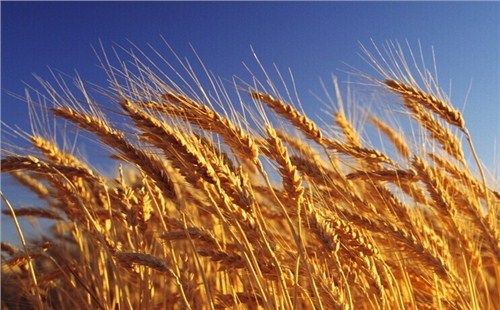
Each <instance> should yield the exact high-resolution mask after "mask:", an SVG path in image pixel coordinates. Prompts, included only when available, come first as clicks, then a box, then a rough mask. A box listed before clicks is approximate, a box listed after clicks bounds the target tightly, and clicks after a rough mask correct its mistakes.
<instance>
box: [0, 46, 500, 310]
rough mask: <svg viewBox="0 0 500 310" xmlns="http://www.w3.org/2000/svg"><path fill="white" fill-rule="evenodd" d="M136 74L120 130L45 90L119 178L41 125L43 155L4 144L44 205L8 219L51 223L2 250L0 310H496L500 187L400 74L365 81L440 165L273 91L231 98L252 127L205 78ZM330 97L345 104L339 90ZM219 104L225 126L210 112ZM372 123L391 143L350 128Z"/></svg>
mask: <svg viewBox="0 0 500 310" xmlns="http://www.w3.org/2000/svg"><path fill="white" fill-rule="evenodd" d="M365 52H366V51H365ZM397 53H399V51H398V52H397ZM369 56H370V55H369ZM132 57H134V56H132ZM389 57H391V54H389ZM393 57H395V56H394V55H393ZM369 58H370V59H371V57H369ZM398 59H399V58H398ZM398 59H395V61H397V60H398ZM401 59H403V58H401ZM401 59H399V60H401ZM132 60H134V61H133V63H134V64H135V68H129V67H126V66H125V65H122V67H121V68H119V67H114V66H112V65H109V67H107V68H106V73H107V74H108V76H109V77H110V80H111V81H112V87H110V88H109V89H110V90H106V91H103V90H101V91H102V92H105V95H107V96H106V98H111V99H112V101H113V103H114V104H116V108H115V110H116V111H113V113H116V114H119V115H120V117H122V120H123V124H122V123H118V122H112V121H110V120H111V119H112V117H111V116H112V115H109V116H110V117H109V118H108V116H105V114H104V113H102V111H100V110H99V108H98V105H97V104H95V103H92V102H90V101H89V100H83V101H78V100H77V97H76V96H75V95H73V94H72V93H71V91H70V90H69V89H68V87H67V86H66V85H67V84H66V83H58V85H60V86H61V87H62V89H61V90H60V92H59V93H60V94H57V92H56V90H55V89H54V88H52V87H51V86H50V85H49V84H48V83H45V82H44V83H43V86H44V87H45V88H46V90H47V92H48V93H49V95H50V96H49V98H52V100H53V101H54V102H53V103H54V107H53V108H52V109H49V111H51V112H52V114H53V116H54V118H56V119H58V120H59V121H66V122H69V123H71V124H73V125H74V126H76V127H78V128H80V129H83V130H85V131H86V132H87V133H88V134H90V135H92V136H94V137H95V138H96V139H97V140H98V141H99V144H100V145H101V146H103V148H104V149H106V150H107V151H108V152H109V157H110V158H111V160H112V161H113V162H114V163H115V164H113V165H111V166H110V167H109V169H111V170H113V169H114V172H115V174H114V175H110V174H109V171H104V170H103V169H96V168H94V165H93V164H95V163H92V162H91V159H93V158H89V159H85V160H84V159H81V158H79V157H78V156H77V155H75V154H77V153H76V152H69V151H65V150H64V149H63V148H60V147H59V146H58V144H57V143H56V139H55V137H53V138H51V137H49V136H50V135H47V133H48V131H43V135H42V134H41V133H40V132H37V129H36V128H37V126H34V128H35V130H34V132H31V133H24V134H22V137H24V138H25V139H26V137H27V139H26V140H28V141H29V142H30V143H31V144H32V146H33V147H34V148H33V149H34V150H35V151H33V152H30V150H28V149H26V150H23V149H22V148H14V150H10V149H8V147H7V146H2V148H3V149H4V150H5V151H8V152H6V154H7V155H6V156H4V157H3V158H2V166H1V169H2V173H4V174H9V175H11V176H12V178H13V180H15V181H16V182H18V183H19V185H20V186H24V187H25V189H26V190H30V191H32V192H33V193H35V194H36V197H38V200H35V201H34V204H35V206H34V207H31V206H25V205H21V204H20V203H18V202H15V203H14V207H12V205H11V203H10V201H9V200H8V199H7V198H5V197H4V194H3V193H2V197H4V202H5V203H6V205H8V206H9V210H6V211H2V212H3V213H4V214H8V215H10V217H9V219H12V220H13V221H14V222H15V223H16V225H17V224H18V223H19V222H18V220H17V218H18V217H22V216H28V217H29V219H30V220H31V221H34V220H35V219H37V218H43V219H44V220H51V221H53V223H54V224H53V227H52V228H51V230H47V232H46V235H47V236H46V237H43V238H33V240H31V241H30V243H29V244H27V243H26V241H25V239H24V234H23V230H22V229H20V228H19V235H20V238H21V240H22V241H21V244H22V248H21V247H19V248H17V247H16V246H14V245H12V244H9V243H7V242H2V243H1V250H2V273H3V274H2V309H21V308H22V309H69V308H78V309H82V308H83V309H226V308H230V309H494V308H495V306H496V305H498V304H499V303H500V291H499V290H498V287H499V285H498V281H499V279H500V267H499V261H500V228H499V219H500V216H499V210H498V207H499V206H500V199H499V197H500V195H499V194H498V188H495V187H494V186H495V185H493V184H494V183H493V182H495V180H492V181H491V182H486V179H485V174H484V172H483V169H482V167H481V166H480V167H479V168H480V169H479V172H480V174H481V178H478V177H477V176H476V175H475V174H474V172H473V171H474V169H472V168H471V167H469V165H468V163H467V161H466V160H465V159H466V156H465V154H468V153H467V152H468V151H471V152H472V153H473V155H475V151H474V149H473V145H472V143H471V141H470V135H469V134H468V130H467V128H466V127H465V121H464V119H463V116H462V115H461V113H460V112H459V111H458V110H456V109H455V108H453V106H452V105H451V103H449V102H448V101H447V100H444V99H441V98H445V97H444V96H441V95H439V96H438V95H436V93H439V92H432V91H430V90H428V89H429V87H419V86H418V85H416V83H413V81H415V79H414V78H412V77H399V78H398V76H393V75H391V74H389V73H390V72H399V71H398V69H397V68H396V69H394V70H391V69H390V68H389V69H387V68H386V69H383V68H382V67H381V66H375V67H376V68H378V69H379V73H381V75H382V77H381V78H378V77H373V78H372V77H370V79H371V80H372V81H373V80H375V81H376V83H375V86H378V87H379V88H378V89H377V90H376V91H385V92H387V94H388V95H389V96H391V97H392V98H394V94H396V95H397V96H396V97H397V99H398V100H400V101H399V102H400V104H401V105H402V106H404V107H405V108H406V109H407V110H408V111H409V113H410V115H411V117H412V118H414V119H415V120H417V123H416V124H418V126H419V129H418V130H419V132H415V133H414V135H413V137H417V136H418V137H422V139H424V142H426V143H427V142H433V141H434V142H436V143H437V144H438V145H439V146H440V148H441V149H442V151H443V152H441V151H439V150H438V149H436V150H433V151H432V152H430V151H429V149H428V148H427V147H426V146H425V145H424V146H421V145H422V143H421V142H422V141H415V140H416V139H412V138H411V137H410V136H409V135H407V134H404V133H403V129H402V127H399V126H394V127H390V126H389V125H387V124H388V123H387V122H386V121H384V119H383V117H382V116H378V115H369V116H366V115H357V114H353V115H350V116H353V117H354V118H356V117H360V119H351V118H350V119H349V120H348V119H347V117H346V115H345V114H344V112H343V108H344V107H343V106H341V107H339V109H335V110H336V111H339V112H338V113H335V114H334V115H333V120H335V124H332V126H335V128H334V130H329V129H331V128H327V126H325V128H323V127H320V126H318V125H317V124H316V123H315V122H314V121H313V118H312V117H309V116H306V115H305V114H304V113H302V112H300V111H299V109H298V108H296V105H295V104H293V103H292V102H285V101H284V100H282V99H281V98H284V97H282V96H280V95H279V93H278V92H277V91H276V90H274V88H273V92H272V94H271V93H267V92H265V91H257V90H256V89H257V87H256V86H252V87H249V88H248V89H243V88H242V87H236V89H235V92H236V94H235V95H236V96H237V98H238V99H239V100H240V101H241V102H239V103H245V105H246V107H245V109H247V110H248V111H241V112H245V113H240V111H236V109H237V108H236V107H237V104H236V103H233V102H232V99H230V98H232V97H231V96H229V95H228V92H227V90H226V89H225V88H224V87H223V86H222V85H220V84H219V83H218V82H216V81H212V82H213V83H212V84H211V86H212V87H213V89H210V86H204V85H201V84H199V82H198V79H196V78H195V79H194V80H195V85H185V86H186V87H185V88H184V87H181V86H179V85H175V84H174V83H173V82H172V81H171V80H170V79H169V78H168V77H166V81H161V80H160V79H159V78H158V77H159V76H165V75H164V74H163V72H158V73H154V72H153V71H152V69H150V67H148V66H147V65H146V64H144V63H143V62H141V61H140V60H139V59H136V58H134V59H132ZM372 60H373V59H372ZM120 63H124V62H121V61H120ZM402 65H405V64H402ZM154 67H155V68H158V67H157V66H154ZM134 69H136V70H138V72H140V74H137V73H136V72H134ZM189 72H191V71H189ZM192 74H194V73H192ZM121 78H124V81H125V84H124V85H120V84H119V83H118V80H121ZM254 79H255V81H254V84H253V85H262V84H261V83H259V82H258V81H257V77H254ZM432 83H433V81H425V80H424V84H425V85H430V84H432ZM79 85H80V86H81V89H80V90H81V91H83V94H82V95H84V96H85V98H87V96H88V93H87V92H86V90H85V88H84V87H83V84H81V83H79ZM205 87H207V88H208V89H205ZM103 89H104V88H103ZM183 89H188V90H190V91H189V92H184V91H183ZM194 89H200V90H201V91H202V92H203V94H204V95H202V96H200V95H197V94H196V92H195V91H194ZM335 91H336V93H337V97H338V98H337V99H338V101H339V104H341V105H342V104H343V103H342V98H341V94H340V90H339V87H338V85H337V84H335ZM374 91H375V90H374ZM221 92H222V93H221ZM240 92H241V93H240ZM205 94H210V95H205ZM248 94H249V95H250V98H248V96H247V95H248ZM65 97H67V98H65ZM221 98H224V99H221ZM246 101H248V102H246ZM81 102H88V104H89V106H88V107H84V106H83V105H82V103H81ZM224 103H226V104H229V106H228V107H224V112H219V110H218V109H216V108H214V107H222V106H223V104H224ZM252 103H253V104H254V105H255V109H253V108H252V107H251V105H252ZM32 104H33V103H32ZM103 104H104V103H103ZM348 104H351V105H354V104H357V102H348ZM33 107H34V106H33ZM226 109H229V111H230V112H231V113H226V112H225V111H226ZM41 113H46V111H44V112H41ZM242 115H247V116H246V117H243V116H242ZM435 115H437V116H439V118H436V117H435ZM385 116H388V115H387V114H386V115H385ZM362 117H366V118H365V119H362ZM391 117H392V116H391ZM281 118H283V119H284V120H287V121H288V122H289V124H288V126H286V125H284V124H282V122H280V121H282V119H281ZM358 120H359V122H358ZM366 120H368V121H370V122H371V123H372V124H373V125H374V126H375V127H376V128H377V129H378V130H379V131H380V135H381V140H383V141H382V142H383V143H381V144H380V145H379V144H377V143H376V142H375V141H367V140H365V137H368V136H369V135H366V132H365V131H364V129H363V128H362V127H361V126H359V128H355V127H354V125H353V124H363V121H366ZM393 120H394V119H393ZM397 121H398V122H396V123H397V124H399V121H401V119H397ZM442 121H444V122H442ZM278 124H282V125H283V126H279V125H278ZM450 125H451V126H455V127H456V128H458V129H459V130H457V131H458V132H459V134H460V135H465V138H466V139H467V141H468V142H469V146H470V148H471V149H470V150H467V149H464V148H463V147H462V144H461V143H460V141H461V138H463V136H460V135H456V134H455V133H454V132H453V131H452V130H451V129H450V128H452V127H450ZM64 126H66V125H64ZM356 127H358V126H356ZM290 128H293V129H294V131H295V133H294V132H293V131H290V130H289V129H290ZM47 130H48V129H47ZM38 131H39V129H38ZM335 132H341V133H343V137H344V138H345V141H340V140H339V139H337V138H336V134H335ZM66 134H69V132H66ZM384 143H390V144H392V145H393V146H394V149H395V151H397V153H395V152H394V153H395V154H394V155H395V156H392V155H391V154H392V153H391V152H388V151H387V150H386V149H384V147H383V145H384ZM378 149H380V150H381V151H379V150H378ZM95 166H96V167H99V166H100V165H95ZM496 181H498V180H496ZM9 196H10V195H9Z"/></svg>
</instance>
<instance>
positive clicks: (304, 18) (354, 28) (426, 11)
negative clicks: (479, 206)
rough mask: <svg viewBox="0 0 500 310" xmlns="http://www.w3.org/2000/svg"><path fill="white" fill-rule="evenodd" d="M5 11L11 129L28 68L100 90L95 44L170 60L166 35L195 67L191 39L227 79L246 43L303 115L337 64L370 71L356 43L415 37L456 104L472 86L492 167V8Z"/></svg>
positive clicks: (43, 7) (200, 6)
mask: <svg viewBox="0 0 500 310" xmlns="http://www.w3.org/2000/svg"><path fill="white" fill-rule="evenodd" d="M1 10H2V12H1V14H2V25H1V26H2V27H1V31H2V32H1V35H2V37H1V40H2V42H1V43H2V45H1V52H2V54H1V60H2V73H1V79H2V80H1V82H2V94H1V95H2V106H1V109H2V116H1V117H2V120H3V121H4V122H6V123H7V124H9V125H18V126H19V127H21V128H24V129H28V128H29V127H28V126H29V122H28V120H27V107H26V105H25V104H23V103H22V102H19V101H16V100H14V99H12V98H11V97H9V96H8V95H7V94H6V91H10V92H14V93H17V94H22V93H23V92H24V87H25V85H24V84H23V83H27V84H29V85H32V86H34V87H35V88H36V87H38V84H37V82H36V81H35V79H34V78H33V76H32V74H33V73H36V74H38V75H40V76H41V77H43V78H46V79H49V80H50V73H49V71H48V68H49V67H50V68H52V69H57V70H60V71H62V72H65V73H67V74H69V75H73V74H74V72H75V71H77V72H78V73H79V75H80V76H81V77H82V78H83V79H84V80H86V81H90V82H94V83H96V84H101V85H102V84H103V83H104V79H105V75H104V73H103V72H102V70H101V69H99V68H98V66H97V65H98V60H97V58H96V56H95V54H94V52H93V50H92V46H95V47H98V46H99V40H102V42H103V44H104V46H105V47H106V48H107V49H110V48H111V47H112V46H113V44H115V43H116V44H120V45H124V46H130V44H129V43H128V41H127V40H130V41H131V42H133V43H134V44H136V45H137V46H139V47H140V48H141V49H144V50H147V44H148V43H149V44H151V45H153V46H154V47H155V48H157V49H158V50H162V49H164V50H165V53H166V54H167V55H168V51H167V50H166V48H165V45H164V43H163V42H162V39H161V36H163V37H164V38H165V39H166V40H167V41H168V42H169V43H170V45H171V46H172V47H173V48H174V49H175V51H176V52H177V53H178V54H179V55H181V56H187V57H189V58H190V59H191V60H193V61H194V60H195V59H194V55H193V53H192V51H191V48H190V46H189V43H191V44H192V45H193V46H194V48H195V49H196V51H197V53H198V54H199V55H200V57H201V58H202V59H203V62H204V63H205V65H206V66H207V67H208V68H209V69H210V70H212V71H213V72H214V73H215V74H216V75H219V76H221V77H222V78H226V79H230V78H231V77H232V76H233V75H237V76H240V75H243V76H245V74H246V70H245V68H244V66H243V65H242V62H245V63H247V64H250V65H254V66H253V68H257V66H255V61H254V60H253V58H252V53H251V49H250V47H251V46H252V47H253V49H254V50H255V51H256V53H257V55H258V56H259V58H260V59H261V60H262V61H263V63H264V64H265V65H266V67H268V68H271V66H272V64H273V63H276V64H277V65H278V66H279V68H280V69H282V70H283V71H285V70H286V69H287V68H288V67H290V68H291V69H292V71H293V73H294V76H295V82H296V84H297V87H298V89H299V92H300V94H301V97H302V99H303V103H304V104H305V105H306V106H305V109H306V111H307V112H309V113H311V114H314V113H319V111H318V110H319V108H320V107H321V108H322V106H321V105H320V104H319V103H318V102H316V101H314V100H310V101H309V99H310V98H312V97H311V96H310V95H309V92H310V91H312V92H314V93H318V94H322V90H321V86H320V83H319V79H320V78H321V79H323V80H325V81H328V80H329V79H330V76H331V74H335V75H337V76H338V77H339V79H340V80H341V81H342V80H346V78H347V76H346V75H345V73H344V72H343V71H342V70H346V69H348V67H347V65H346V64H345V63H347V64H349V65H352V66H354V67H356V68H359V69H362V70H364V69H366V70H369V67H368V65H367V64H365V63H364V62H363V61H362V60H361V58H360V57H359V55H358V53H359V52H360V46H359V42H361V43H363V44H366V45H369V44H370V39H373V40H374V41H375V42H377V43H379V44H382V43H384V41H385V40H398V41H400V42H402V43H404V41H405V40H406V39H407V40H408V41H409V42H410V43H411V44H412V45H413V46H415V47H416V46H417V45H416V44H417V40H420V42H421V44H422V47H423V49H424V52H425V54H426V56H427V57H429V56H430V48H431V47H433V48H434V50H435V52H436V60H437V65H438V72H439V79H440V81H441V83H442V86H443V87H444V88H445V89H448V85H449V83H450V81H451V83H452V93H451V97H452V99H453V101H454V105H455V106H457V107H459V108H461V107H462V105H463V102H464V100H465V97H466V94H467V90H468V88H469V86H470V85H472V89H471V92H470V94H469V96H468V99H467V105H466V108H465V111H464V117H465V119H466V123H467V126H468V127H469V129H470V131H471V133H472V136H473V139H474V140H475V144H476V147H477V149H478V152H479V153H480V156H481V157H482V159H483V160H484V161H485V162H486V164H487V165H489V166H490V167H492V165H493V164H494V163H496V164H498V161H499V159H498V158H499V157H500V155H499V145H498V144H499V142H500V141H499V138H500V125H499V121H500V57H499V56H500V21H499V18H498V16H500V2H482V3H476V2H453V3H451V2H419V3H415V2H412V3H408V2H380V3H379V2H314V3H305V2H300V3H298V2H286V3H283V2H229V3H226V2H217V3H212V2H105V3H101V2H50V3H49V2H2V3H1ZM339 69H340V71H339ZM471 83H472V84H471ZM306 102H307V103H306ZM495 148H496V149H497V150H496V151H495ZM495 152H496V153H495ZM495 158H496V159H495ZM494 168H495V167H492V169H494ZM8 185H9V184H8V183H7V184H6V183H5V182H4V184H3V186H5V187H7V186H8ZM4 222H5V221H4V220H2V224H3V223H4ZM2 226H3V225H2Z"/></svg>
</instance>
